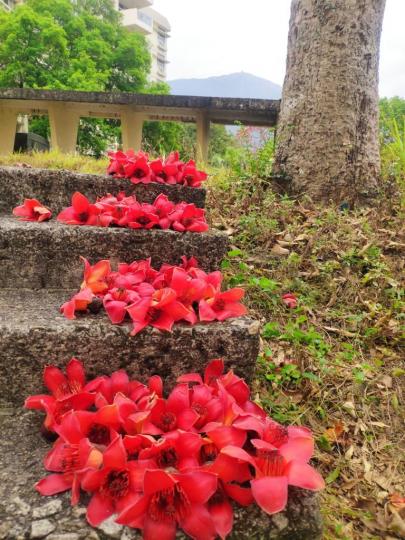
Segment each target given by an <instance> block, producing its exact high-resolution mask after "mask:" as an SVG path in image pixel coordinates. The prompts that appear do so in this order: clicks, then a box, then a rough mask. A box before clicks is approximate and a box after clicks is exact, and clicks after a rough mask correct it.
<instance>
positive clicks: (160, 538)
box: [143, 514, 177, 540]
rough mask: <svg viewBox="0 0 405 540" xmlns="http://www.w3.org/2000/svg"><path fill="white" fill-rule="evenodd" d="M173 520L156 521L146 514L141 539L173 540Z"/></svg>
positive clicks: (174, 528) (174, 523)
mask: <svg viewBox="0 0 405 540" xmlns="http://www.w3.org/2000/svg"><path fill="white" fill-rule="evenodd" d="M176 528H177V527H176V522H175V521H156V520H154V519H152V518H151V517H150V516H149V515H148V514H146V517H145V522H144V526H143V540H174V538H175V537H176Z"/></svg>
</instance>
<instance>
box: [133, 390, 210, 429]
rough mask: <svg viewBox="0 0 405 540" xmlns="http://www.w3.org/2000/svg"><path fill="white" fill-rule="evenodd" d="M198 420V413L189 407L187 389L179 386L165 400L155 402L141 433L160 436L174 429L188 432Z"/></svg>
mask: <svg viewBox="0 0 405 540" xmlns="http://www.w3.org/2000/svg"><path fill="white" fill-rule="evenodd" d="M198 419H199V415H198V413H197V412H196V411H195V410H193V409H192V408H191V407H190V395H189V389H188V387H187V386H186V385H183V384H180V385H177V386H176V387H175V388H174V389H173V391H172V392H171V394H170V395H169V397H168V398H167V400H164V399H161V398H159V399H157V400H156V402H155V404H154V405H153V407H152V409H151V412H150V417H149V419H148V422H147V423H145V424H144V426H143V432H144V433H147V434H149V435H161V434H163V433H168V432H171V431H175V430H176V429H181V430H183V431H190V430H191V428H192V427H193V425H194V424H195V423H196V422H197V421H198Z"/></svg>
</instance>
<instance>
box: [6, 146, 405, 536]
mask: <svg viewBox="0 0 405 540" xmlns="http://www.w3.org/2000/svg"><path fill="white" fill-rule="evenodd" d="M265 157H266V161H267V157H268V156H265ZM21 162H23V163H25V164H28V165H31V166H34V167H53V168H68V169H71V170H75V171H79V172H99V173H102V172H104V171H105V167H106V160H99V161H96V160H93V159H89V158H85V157H75V156H63V155H60V154H58V153H55V152H51V153H49V154H32V155H21V156H11V157H7V158H0V164H3V165H13V164H16V163H21ZM400 174H402V172H401V171H400ZM208 208H209V209H210V210H209V218H210V221H211V224H212V225H213V226H214V227H215V228H217V229H221V230H223V231H225V232H226V233H227V234H228V235H229V238H230V241H231V244H232V249H231V251H230V252H229V253H228V257H227V259H226V260H225V261H224V262H223V265H222V270H223V272H224V273H225V276H226V280H227V282H228V283H229V284H230V285H232V286H235V285H240V286H243V287H244V288H245V289H246V292H247V303H248V306H249V309H250V313H251V316H252V317H256V318H257V319H258V320H260V321H261V323H262V347H261V354H260V357H259V359H258V370H257V378H256V381H255V388H254V392H255V396H256V398H257V400H258V401H260V402H261V404H262V405H263V406H264V407H265V408H266V409H267V410H268V411H269V412H270V414H271V415H272V416H273V417H274V418H275V419H276V420H278V421H280V422H286V423H287V422H289V423H297V424H305V425H308V426H309V427H310V428H311V429H312V430H313V432H314V434H315V438H316V443H317V451H316V456H315V464H316V466H317V467H319V469H320V470H321V472H322V473H323V475H324V477H325V478H326V482H327V488H326V490H325V492H324V493H323V494H322V510H323V514H324V518H325V536H324V538H325V540H360V539H361V540H374V539H377V538H386V539H387V540H388V539H393V538H403V537H405V515H404V513H403V512H404V508H403V507H404V506H405V505H403V506H402V508H401V506H400V505H398V504H397V505H396V504H394V502H393V499H392V495H393V494H395V493H399V494H401V495H402V496H405V459H404V458H405V453H404V448H405V445H404V421H405V363H404V359H405V353H404V346H405V279H404V276H405V226H404V221H403V214H402V215H401V212H403V210H401V206H400V197H393V198H386V197H383V198H382V199H381V201H377V203H376V206H375V207H374V208H369V209H358V210H356V211H353V212H347V211H339V209H337V208H333V207H329V208H325V207H322V208H321V207H317V206H316V205H314V204H313V203H312V202H311V201H309V200H307V201H301V202H296V201H294V200H291V199H288V198H285V197H281V196H279V195H277V194H275V193H273V192H272V191H271V189H270V188H269V187H268V184H266V182H263V181H261V180H260V179H259V178H258V177H256V176H255V177H254V179H252V178H251V176H250V174H249V171H243V170H242V169H241V170H237V174H234V173H232V171H229V170H221V169H220V170H216V171H213V175H212V178H211V180H210V182H209V184H208ZM275 247H276V249H275ZM286 292H293V293H294V294H295V295H296V296H297V297H298V307H297V308H296V309H288V308H287V307H286V306H285V305H284V303H283V302H282V300H281V296H282V294H284V293H286Z"/></svg>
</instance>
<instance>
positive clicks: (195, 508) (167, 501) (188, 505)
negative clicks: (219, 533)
mask: <svg viewBox="0 0 405 540" xmlns="http://www.w3.org/2000/svg"><path fill="white" fill-rule="evenodd" d="M216 488H217V478H216V476H215V475H214V474H211V473H209V472H206V471H192V472H188V473H184V474H169V473H167V472H165V471H162V470H147V471H146V472H145V476H144V483H143V495H142V497H141V498H140V499H139V500H138V501H137V502H135V503H134V504H132V505H129V506H128V507H127V508H125V509H124V511H123V512H121V514H120V515H119V516H118V519H117V523H121V524H123V525H129V526H130V527H134V528H137V529H143V538H144V539H145V540H156V539H159V540H174V538H175V536H176V528H177V525H179V527H181V528H182V529H183V530H184V532H185V533H186V534H188V535H189V536H191V537H192V538H194V539H195V540H214V538H215V528H214V524H213V522H212V518H211V516H210V514H209V512H208V510H207V508H206V506H205V503H206V502H207V501H208V499H209V498H210V497H211V496H212V495H213V494H214V493H215V491H216Z"/></svg>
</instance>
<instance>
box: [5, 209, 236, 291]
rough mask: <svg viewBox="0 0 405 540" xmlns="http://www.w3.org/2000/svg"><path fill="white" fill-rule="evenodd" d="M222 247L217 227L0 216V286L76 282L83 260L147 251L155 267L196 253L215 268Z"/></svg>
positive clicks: (128, 257) (128, 258) (125, 257)
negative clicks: (181, 228) (185, 229)
mask: <svg viewBox="0 0 405 540" xmlns="http://www.w3.org/2000/svg"><path fill="white" fill-rule="evenodd" d="M227 249H228V237H227V236H226V235H224V234H222V233H218V232H208V233H178V232H175V231H164V230H159V229H152V230H136V229H120V228H104V227H87V226H72V225H64V224H62V223H59V222H57V221H49V222H46V223H45V222H43V223H36V222H35V223H27V222H20V221H18V220H17V219H16V218H14V217H5V216H3V217H0V261H1V274H0V288H7V287H14V288H18V287H22V288H24V287H26V288H31V289H38V288H62V289H68V288H78V287H79V285H80V283H81V277H82V269H83V265H82V262H81V261H80V258H79V257H80V255H82V256H83V257H86V258H87V259H88V260H89V261H90V262H91V263H94V262H96V261H97V260H100V259H107V258H108V259H113V260H115V261H116V262H120V261H121V262H132V261H134V260H139V259H145V258H147V257H152V263H153V265H154V266H155V267H160V265H161V264H163V263H169V264H180V258H181V256H183V255H185V256H187V257H191V256H195V257H197V259H198V261H199V263H200V266H201V268H203V269H205V270H207V271H213V270H217V269H218V268H219V265H220V263H221V260H222V259H223V257H224V256H225V254H226V252H227Z"/></svg>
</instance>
